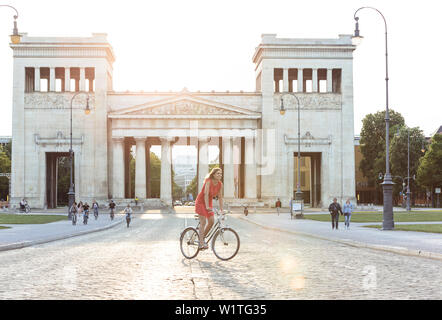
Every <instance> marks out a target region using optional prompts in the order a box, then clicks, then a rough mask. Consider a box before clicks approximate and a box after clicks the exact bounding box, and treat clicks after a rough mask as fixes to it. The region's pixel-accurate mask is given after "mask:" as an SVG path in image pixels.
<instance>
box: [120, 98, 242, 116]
mask: <svg viewBox="0 0 442 320" xmlns="http://www.w3.org/2000/svg"><path fill="white" fill-rule="evenodd" d="M124 114H127V115H129V114H131V115H177V114H180V115H207V114H219V115H226V114H230V115H241V114H244V113H240V112H237V111H234V110H228V109H224V108H220V107H217V106H213V105H209V104H205V103H201V102H196V101H191V100H187V99H186V100H179V101H176V102H170V103H165V104H162V105H156V106H152V107H149V106H146V107H145V108H143V109H138V110H135V111H129V112H125V113H124Z"/></svg>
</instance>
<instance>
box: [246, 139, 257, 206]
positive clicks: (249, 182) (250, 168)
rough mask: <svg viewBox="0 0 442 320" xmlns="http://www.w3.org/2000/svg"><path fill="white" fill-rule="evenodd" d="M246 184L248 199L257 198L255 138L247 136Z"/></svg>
mask: <svg viewBox="0 0 442 320" xmlns="http://www.w3.org/2000/svg"><path fill="white" fill-rule="evenodd" d="M244 140H245V152H244V158H245V159H244V161H245V168H244V169H245V174H244V176H245V180H246V181H245V185H244V189H245V190H244V193H245V198H247V199H257V196H256V161H255V143H254V141H255V138H254V137H245V139H244Z"/></svg>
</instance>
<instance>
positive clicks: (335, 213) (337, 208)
mask: <svg viewBox="0 0 442 320" xmlns="http://www.w3.org/2000/svg"><path fill="white" fill-rule="evenodd" d="M328 211H329V212H330V215H331V219H332V229H334V228H335V222H336V230H338V222H339V212H340V213H341V215H342V214H343V213H342V209H341V205H340V204H339V203H338V199H336V198H333V202H332V203H331V204H330V205H329V206H328Z"/></svg>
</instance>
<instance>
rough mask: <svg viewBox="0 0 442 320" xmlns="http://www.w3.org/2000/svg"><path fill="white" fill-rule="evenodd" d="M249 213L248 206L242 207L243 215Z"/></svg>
mask: <svg viewBox="0 0 442 320" xmlns="http://www.w3.org/2000/svg"><path fill="white" fill-rule="evenodd" d="M248 214H249V208H248V207H247V206H245V207H244V215H245V216H246V217H247V215H248Z"/></svg>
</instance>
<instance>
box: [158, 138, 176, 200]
mask: <svg viewBox="0 0 442 320" xmlns="http://www.w3.org/2000/svg"><path fill="white" fill-rule="evenodd" d="M160 140H161V189H160V199H161V200H162V201H164V202H165V203H166V204H167V205H169V206H172V166H171V164H172V147H171V145H170V142H171V140H173V139H171V138H169V137H161V138H160Z"/></svg>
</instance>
